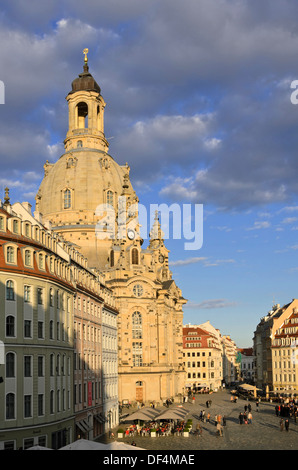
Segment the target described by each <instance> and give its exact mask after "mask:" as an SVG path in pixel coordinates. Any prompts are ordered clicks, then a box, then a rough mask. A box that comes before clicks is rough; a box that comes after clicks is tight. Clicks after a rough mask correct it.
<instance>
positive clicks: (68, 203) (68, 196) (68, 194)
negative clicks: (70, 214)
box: [64, 189, 71, 209]
mask: <svg viewBox="0 0 298 470" xmlns="http://www.w3.org/2000/svg"><path fill="white" fill-rule="evenodd" d="M70 207H71V191H70V189H66V190H65V191H64V209H70Z"/></svg>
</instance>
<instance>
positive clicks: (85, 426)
mask: <svg viewBox="0 0 298 470" xmlns="http://www.w3.org/2000/svg"><path fill="white" fill-rule="evenodd" d="M76 425H77V426H78V428H80V430H81V431H83V432H88V431H91V429H92V426H90V425H89V423H88V422H87V421H86V420H85V419H82V420H81V421H76Z"/></svg>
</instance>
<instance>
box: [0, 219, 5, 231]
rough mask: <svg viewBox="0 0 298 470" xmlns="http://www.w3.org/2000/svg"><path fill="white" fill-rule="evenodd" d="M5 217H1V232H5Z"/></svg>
mask: <svg viewBox="0 0 298 470" xmlns="http://www.w3.org/2000/svg"><path fill="white" fill-rule="evenodd" d="M4 220H5V219H4V217H0V230H4Z"/></svg>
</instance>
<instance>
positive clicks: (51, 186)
mask: <svg viewBox="0 0 298 470" xmlns="http://www.w3.org/2000/svg"><path fill="white" fill-rule="evenodd" d="M84 53H85V61H84V66H83V72H82V73H81V74H79V76H78V77H77V78H76V79H75V80H73V82H72V89H71V91H70V92H69V93H68V95H67V97H66V100H67V102H68V131H67V135H66V138H65V140H64V146H65V153H64V154H63V155H62V156H61V157H60V158H59V160H58V161H57V162H56V163H49V162H48V161H47V162H46V163H45V165H44V178H43V181H42V183H41V185H40V188H39V190H38V193H37V195H36V211H37V212H38V213H40V214H41V216H42V218H43V219H44V220H48V221H50V222H51V224H52V228H53V230H54V231H56V232H58V233H59V234H61V235H62V236H63V237H64V238H65V239H66V240H67V241H69V242H71V243H73V244H74V245H76V247H77V248H78V249H79V250H80V251H81V252H83V254H84V255H85V256H86V257H87V258H88V261H89V266H91V267H94V268H97V269H100V270H103V269H105V267H106V266H107V265H108V264H109V262H110V260H109V253H110V249H111V244H112V240H114V239H115V235H116V234H117V232H118V222H117V220H118V202H119V197H121V195H122V194H123V191H124V188H125V196H126V199H127V203H128V204H133V203H136V202H137V201H138V199H137V196H136V194H135V192H134V190H133V188H132V185H131V183H130V180H129V172H130V168H129V166H128V164H126V165H124V166H120V165H118V163H117V162H116V161H115V160H114V159H113V157H112V156H111V155H110V154H109V153H108V151H109V144H108V141H107V139H106V137H105V134H104V109H105V106H106V103H105V101H104V99H103V97H102V95H101V89H100V87H99V85H98V84H97V83H96V81H95V80H94V78H93V76H92V75H91V73H90V72H89V65H88V58H87V50H86V49H85V50H84Z"/></svg>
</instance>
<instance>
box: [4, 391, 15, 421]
mask: <svg viewBox="0 0 298 470" xmlns="http://www.w3.org/2000/svg"><path fill="white" fill-rule="evenodd" d="M14 418H15V395H14V393H8V394H7V395H6V419H14Z"/></svg>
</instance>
